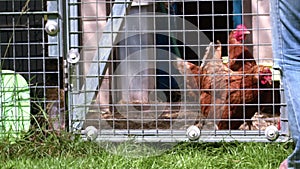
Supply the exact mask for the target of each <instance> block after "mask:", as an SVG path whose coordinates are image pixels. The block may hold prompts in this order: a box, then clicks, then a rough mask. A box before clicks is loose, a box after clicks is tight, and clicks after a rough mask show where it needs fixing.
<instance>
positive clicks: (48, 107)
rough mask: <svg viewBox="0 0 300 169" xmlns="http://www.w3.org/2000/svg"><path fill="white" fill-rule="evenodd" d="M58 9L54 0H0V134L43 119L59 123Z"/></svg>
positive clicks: (25, 128) (34, 125)
mask: <svg viewBox="0 0 300 169" xmlns="http://www.w3.org/2000/svg"><path fill="white" fill-rule="evenodd" d="M61 9H62V8H61V4H60V3H59V2H58V1H46V0H39V1H37V0H8V1H0V58H1V60H0V64H1V67H0V71H1V90H0V94H1V111H0V112H1V115H0V119H1V120H0V126H1V129H0V133H1V136H0V137H2V136H4V135H6V134H9V133H17V134H19V133H20V132H26V131H28V130H29V129H34V128H35V129H36V128H37V127H41V126H43V125H44V124H46V123H44V122H45V121H47V120H53V123H52V124H51V125H49V126H48V127H49V128H48V127H47V128H48V129H55V130H59V129H62V128H64V122H63V120H64V117H63V114H62V112H63V108H64V101H63V100H64V99H63V98H64V92H63V90H61V89H62V74H61V72H62V71H61V67H62V66H61V65H62V51H61V50H62V47H61V46H62V43H61V39H60V37H61V36H60V34H61V32H62V31H59V30H60V28H59V27H60V26H61V24H60V19H59V16H60V13H61ZM45 30H46V31H45ZM60 120H61V122H60ZM54 121H55V122H54ZM37 124H38V125H37ZM47 124H48V123H47ZM40 129H41V128H40ZM43 129H44V128H43Z"/></svg>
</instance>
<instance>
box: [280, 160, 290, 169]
mask: <svg viewBox="0 0 300 169" xmlns="http://www.w3.org/2000/svg"><path fill="white" fill-rule="evenodd" d="M279 169H288V162H287V159H285V160H283V161H282V162H281V164H280V166H279Z"/></svg>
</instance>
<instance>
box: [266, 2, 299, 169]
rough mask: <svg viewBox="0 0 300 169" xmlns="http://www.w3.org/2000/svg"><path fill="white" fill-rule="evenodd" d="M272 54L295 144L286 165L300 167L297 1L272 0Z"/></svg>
mask: <svg viewBox="0 0 300 169" xmlns="http://www.w3.org/2000/svg"><path fill="white" fill-rule="evenodd" d="M270 2H271V16H272V23H273V25H272V28H273V30H272V32H273V56H274V64H275V67H277V68H280V69H281V70H282V80H283V85H284V90H285V93H286V102H287V112H288V119H289V128H290V132H291V135H292V138H293V140H294V142H295V144H296V147H295V150H294V152H293V153H292V154H291V155H290V156H289V157H288V159H287V162H288V167H289V168H300V139H299V136H300V88H299V86H300V22H299V20H300V4H299V2H297V1H294V0H272V1H270Z"/></svg>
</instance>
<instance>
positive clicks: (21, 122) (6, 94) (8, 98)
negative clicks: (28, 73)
mask: <svg viewBox="0 0 300 169" xmlns="http://www.w3.org/2000/svg"><path fill="white" fill-rule="evenodd" d="M0 73H1V79H0V83H1V88H0V98H1V100H0V103H1V104H0V138H4V137H9V138H10V139H11V138H12V139H15V138H19V137H21V136H22V134H23V133H25V132H27V131H28V130H29V127H30V90H29V86H28V83H27V81H26V80H25V79H24V78H23V77H22V76H21V75H19V74H16V73H15V72H14V71H11V70H2V71H0Z"/></svg>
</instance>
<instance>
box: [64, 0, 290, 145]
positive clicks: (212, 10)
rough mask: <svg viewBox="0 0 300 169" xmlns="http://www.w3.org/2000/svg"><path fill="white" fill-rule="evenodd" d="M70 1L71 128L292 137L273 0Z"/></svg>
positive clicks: (120, 135) (168, 137)
mask: <svg viewBox="0 0 300 169" xmlns="http://www.w3.org/2000/svg"><path fill="white" fill-rule="evenodd" d="M66 5H67V9H68V11H69V12H68V16H67V32H68V34H69V36H67V37H68V39H67V40H68V41H67V42H68V43H67V44H68V48H69V53H68V56H67V61H68V63H69V64H68V70H69V72H68V83H69V85H68V90H69V92H68V93H69V96H68V109H69V115H70V116H69V124H70V126H69V129H70V131H72V132H74V133H77V134H81V135H82V136H83V137H84V138H87V139H99V140H110V141H120V140H127V139H130V138H134V139H136V140H140V141H143V140H144V141H145V140H148V141H149V140H150V141H159V142H160V141H183V140H189V139H190V140H204V141H217V140H219V141H220V140H240V141H251V140H256V141H269V140H272V141H274V140H277V141H283V140H286V139H287V138H288V127H287V126H288V125H287V124H288V122H287V118H286V112H285V108H284V107H285V103H284V100H283V99H282V98H283V94H284V91H283V90H282V86H281V82H280V74H279V73H278V72H277V71H276V70H274V69H272V64H273V61H272V48H271V29H270V18H269V7H268V3H267V2H265V1H258V0H252V1H243V0H233V1H232V0H218V1H207V0H203V1H201V0H200V1H163V0H162V1H133V2H132V1H125V0H123V1H122V0H115V1H104V0H93V1H92V0H82V1H77V0H68V2H67V4H66ZM278 136H279V137H278Z"/></svg>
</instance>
